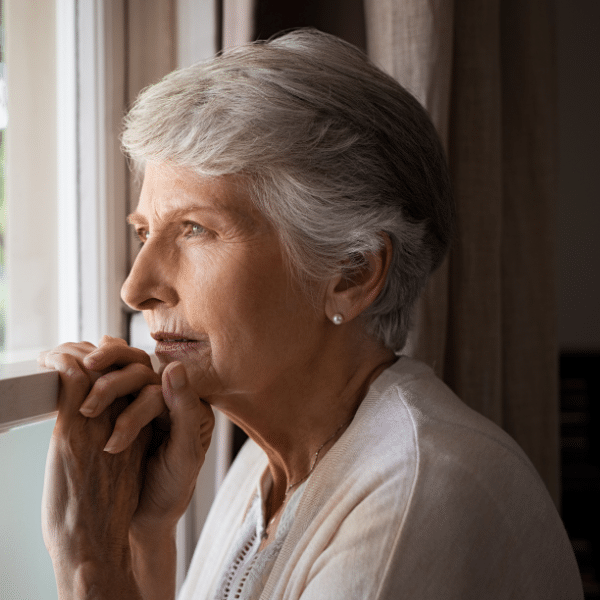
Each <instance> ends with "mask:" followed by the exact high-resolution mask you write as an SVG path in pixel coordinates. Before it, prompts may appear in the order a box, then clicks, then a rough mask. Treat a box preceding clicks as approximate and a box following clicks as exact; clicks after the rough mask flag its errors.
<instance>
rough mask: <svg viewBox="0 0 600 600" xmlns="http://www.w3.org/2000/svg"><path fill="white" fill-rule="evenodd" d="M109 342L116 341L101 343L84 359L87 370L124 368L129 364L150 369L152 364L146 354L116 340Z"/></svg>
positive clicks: (122, 341)
mask: <svg viewBox="0 0 600 600" xmlns="http://www.w3.org/2000/svg"><path fill="white" fill-rule="evenodd" d="M104 337H105V338H106V337H108V336H104ZM102 339H104V338H102ZM111 340H116V341H111V342H110V343H106V344H104V345H102V343H101V346H100V348H98V349H97V350H94V351H93V352H92V353H90V354H88V355H87V356H86V357H85V358H84V365H85V366H86V367H87V368H88V369H95V370H98V371H102V370H104V369H107V368H108V367H110V366H125V365H128V364H131V363H140V364H142V365H144V366H146V367H148V368H149V369H152V362H151V361H150V357H149V356H148V354H147V353H146V352H144V351H143V350H140V349H139V348H132V347H131V346H128V345H127V342H125V341H124V340H117V338H111Z"/></svg>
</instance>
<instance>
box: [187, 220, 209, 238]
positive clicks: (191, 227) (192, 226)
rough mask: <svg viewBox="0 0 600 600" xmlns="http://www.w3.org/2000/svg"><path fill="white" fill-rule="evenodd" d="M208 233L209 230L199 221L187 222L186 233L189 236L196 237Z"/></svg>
mask: <svg viewBox="0 0 600 600" xmlns="http://www.w3.org/2000/svg"><path fill="white" fill-rule="evenodd" d="M206 233H207V230H206V229H205V228H204V227H202V225H198V223H186V234H187V235H188V237H195V236H197V235H204V234H206Z"/></svg>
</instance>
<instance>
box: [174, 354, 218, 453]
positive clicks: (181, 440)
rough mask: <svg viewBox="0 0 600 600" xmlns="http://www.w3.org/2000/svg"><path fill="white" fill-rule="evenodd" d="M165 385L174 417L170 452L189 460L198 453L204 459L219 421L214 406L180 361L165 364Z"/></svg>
mask: <svg viewBox="0 0 600 600" xmlns="http://www.w3.org/2000/svg"><path fill="white" fill-rule="evenodd" d="M162 387H163V397H164V399H165V404H166V405H167V408H168V410H169V419H170V421H171V430H170V436H169V437H170V439H169V454H172V457H173V458H177V459H182V460H186V461H189V460H190V458H192V456H193V457H198V460H201V462H203V461H204V454H205V453H206V451H207V450H208V446H209V444H210V438H211V435H212V430H213V427H214V423H215V418H214V415H213V411H212V408H211V407H210V406H209V405H208V404H207V403H206V402H203V401H202V400H201V399H200V398H199V396H198V394H197V393H196V392H195V390H194V389H193V388H192V386H191V385H190V383H189V380H188V377H187V374H186V372H185V368H184V366H183V365H182V364H181V363H180V362H175V363H171V364H169V365H167V367H165V369H164V371H163V373H162ZM175 455H177V456H175ZM199 455H200V456H199Z"/></svg>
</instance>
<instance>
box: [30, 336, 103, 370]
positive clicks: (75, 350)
mask: <svg viewBox="0 0 600 600" xmlns="http://www.w3.org/2000/svg"><path fill="white" fill-rule="evenodd" d="M95 349H96V346H94V344H91V343H90V342H77V343H75V342H68V343H66V344H61V345H60V346H57V347H56V348H53V349H52V350H45V351H43V352H40V353H39V354H38V358H37V361H38V364H39V365H41V366H47V365H46V364H45V362H46V357H47V356H48V355H49V354H57V353H58V354H71V355H72V356H74V357H75V358H77V360H78V361H79V362H80V363H81V362H83V359H84V358H85V357H86V356H87V355H88V354H89V353H90V352H93V351H94V350H95Z"/></svg>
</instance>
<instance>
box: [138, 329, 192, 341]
mask: <svg viewBox="0 0 600 600" xmlns="http://www.w3.org/2000/svg"><path fill="white" fill-rule="evenodd" d="M150 335H152V337H153V338H154V339H155V340H156V341H157V342H186V343H187V342H197V341H199V340H198V339H196V338H194V337H191V336H190V335H188V334H187V333H185V332H179V331H176V332H172V331H156V332H154V333H152V334H150Z"/></svg>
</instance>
